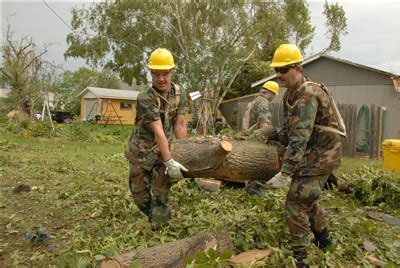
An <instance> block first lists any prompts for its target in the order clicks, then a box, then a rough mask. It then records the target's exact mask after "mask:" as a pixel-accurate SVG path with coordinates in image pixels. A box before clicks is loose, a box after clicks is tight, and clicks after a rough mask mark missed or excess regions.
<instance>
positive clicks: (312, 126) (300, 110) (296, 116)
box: [280, 77, 342, 176]
mask: <svg viewBox="0 0 400 268" xmlns="http://www.w3.org/2000/svg"><path fill="white" fill-rule="evenodd" d="M307 81H308V80H307V79H306V78H305V77H303V78H302V79H301V80H300V81H299V82H298V83H297V85H296V86H295V87H294V89H293V90H287V91H286V92H285V95H284V96H283V100H282V102H283V113H284V118H285V122H284V126H283V129H282V131H281V132H280V135H281V136H282V135H283V137H280V140H285V138H286V141H287V147H286V151H285V155H284V158H283V163H282V168H281V171H282V173H284V174H287V175H290V176H292V175H297V176H310V175H322V174H329V173H331V172H332V171H333V170H335V169H336V168H337V167H339V165H340V162H341V156H342V142H341V136H340V135H339V134H338V133H335V132H332V131H327V130H326V129H325V130H323V129H321V128H319V127H320V126H323V127H328V128H333V129H340V127H339V124H340V123H339V122H338V121H339V120H338V118H337V114H336V112H335V107H334V104H333V101H334V100H333V99H332V97H331V94H330V92H329V91H328V89H327V88H326V87H325V86H323V85H318V84H316V83H305V82H307ZM328 93H329V94H328ZM339 117H340V115H339ZM340 119H341V117H340Z"/></svg>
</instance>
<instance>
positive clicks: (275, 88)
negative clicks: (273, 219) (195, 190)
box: [242, 81, 279, 196]
mask: <svg viewBox="0 0 400 268" xmlns="http://www.w3.org/2000/svg"><path fill="white" fill-rule="evenodd" d="M278 94H279V85H278V83H276V82H274V81H268V82H266V83H264V85H263V86H262V88H261V90H260V95H259V96H257V98H255V99H254V100H253V101H251V102H250V103H248V104H247V106H246V109H245V111H244V115H243V124H242V132H244V133H246V134H250V133H253V134H256V133H257V131H259V130H261V131H262V129H265V128H268V127H271V126H272V122H271V121H272V115H271V111H272V104H271V101H272V100H273V99H274V98H275V96H276V95H278ZM256 135H257V134H256ZM262 186H263V184H262V183H261V182H259V181H247V182H246V187H245V189H246V191H247V192H248V193H249V194H255V195H258V196H264V195H265V194H264V192H263V191H262V190H261V187H262Z"/></svg>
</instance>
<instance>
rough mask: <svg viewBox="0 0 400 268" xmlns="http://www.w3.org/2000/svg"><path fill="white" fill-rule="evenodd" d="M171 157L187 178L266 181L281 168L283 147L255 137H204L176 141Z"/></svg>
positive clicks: (173, 143) (172, 147) (172, 145)
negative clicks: (251, 138) (180, 165)
mask: <svg viewBox="0 0 400 268" xmlns="http://www.w3.org/2000/svg"><path fill="white" fill-rule="evenodd" d="M171 153H172V156H173V158H174V159H175V160H176V161H178V162H180V163H181V164H182V165H184V166H185V167H186V168H187V169H189V172H184V173H183V175H184V177H186V178H214V179H221V180H228V181H247V180H258V181H268V180H269V179H271V178H272V177H273V176H274V175H275V174H276V173H278V172H279V170H280V165H281V158H282V155H283V149H282V146H281V145H280V144H279V143H277V144H266V143H265V142H261V141H256V140H250V139H248V140H236V139H233V138H230V137H222V138H220V137H207V138H199V137H195V138H191V139H182V140H175V141H174V142H172V144H171Z"/></svg>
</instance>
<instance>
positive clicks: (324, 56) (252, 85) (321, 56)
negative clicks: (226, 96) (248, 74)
mask: <svg viewBox="0 0 400 268" xmlns="http://www.w3.org/2000/svg"><path fill="white" fill-rule="evenodd" d="M321 58H327V59H331V60H334V61H338V62H342V63H345V64H350V65H353V66H356V67H358V68H362V69H366V70H369V71H373V72H377V73H381V74H383V75H387V76H390V77H396V76H397V75H395V74H393V73H389V72H385V71H382V70H379V69H375V68H372V67H369V66H366V65H362V64H358V63H354V62H351V61H348V60H344V59H341V58H337V57H333V56H331V55H327V54H323V53H319V54H316V55H314V56H311V57H309V58H307V59H305V60H304V61H303V63H302V65H307V64H308V63H311V62H314V61H316V60H318V59H321ZM275 77H276V74H272V75H270V76H268V77H265V78H263V79H261V80H258V81H256V82H254V83H252V84H251V87H256V86H258V85H260V84H262V83H264V82H266V81H268V80H271V79H274V78H275Z"/></svg>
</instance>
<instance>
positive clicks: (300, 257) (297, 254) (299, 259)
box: [293, 249, 310, 268]
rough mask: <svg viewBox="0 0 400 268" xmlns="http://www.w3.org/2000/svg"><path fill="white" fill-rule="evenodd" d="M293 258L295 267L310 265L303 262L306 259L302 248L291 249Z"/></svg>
mask: <svg viewBox="0 0 400 268" xmlns="http://www.w3.org/2000/svg"><path fill="white" fill-rule="evenodd" d="M293 258H294V259H295V261H296V268H308V267H310V266H309V265H308V264H305V263H304V260H305V259H307V251H306V250H305V249H303V250H293Z"/></svg>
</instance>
